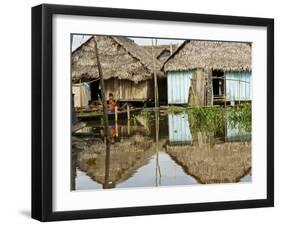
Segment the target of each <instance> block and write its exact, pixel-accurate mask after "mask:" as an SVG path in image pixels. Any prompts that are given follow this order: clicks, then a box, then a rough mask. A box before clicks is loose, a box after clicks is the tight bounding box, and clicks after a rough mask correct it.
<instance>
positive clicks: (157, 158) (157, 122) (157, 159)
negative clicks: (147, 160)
mask: <svg viewBox="0 0 281 226" xmlns="http://www.w3.org/2000/svg"><path fill="white" fill-rule="evenodd" d="M155 141H156V142H155V143H156V186H158V184H161V171H160V164H159V156H158V152H159V110H155ZM158 173H159V182H158Z"/></svg>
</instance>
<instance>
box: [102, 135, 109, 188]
mask: <svg viewBox="0 0 281 226" xmlns="http://www.w3.org/2000/svg"><path fill="white" fill-rule="evenodd" d="M105 148H106V153H105V175H104V183H103V188H110V181H109V172H110V147H109V141H108V140H106V146H105Z"/></svg>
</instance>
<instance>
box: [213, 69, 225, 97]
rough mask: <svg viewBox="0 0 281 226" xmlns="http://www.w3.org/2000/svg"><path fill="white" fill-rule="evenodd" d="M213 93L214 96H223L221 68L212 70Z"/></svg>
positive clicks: (222, 73)
mask: <svg viewBox="0 0 281 226" xmlns="http://www.w3.org/2000/svg"><path fill="white" fill-rule="evenodd" d="M212 76H213V94H214V97H223V96H224V86H225V84H224V72H223V71H221V70H213V72H212Z"/></svg>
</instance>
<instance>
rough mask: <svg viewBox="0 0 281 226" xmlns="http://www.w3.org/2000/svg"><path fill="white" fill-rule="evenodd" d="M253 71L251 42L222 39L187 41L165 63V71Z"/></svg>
mask: <svg viewBox="0 0 281 226" xmlns="http://www.w3.org/2000/svg"><path fill="white" fill-rule="evenodd" d="M197 68H201V69H212V70H224V71H251V68H252V48H251V45H250V44H249V43H241V42H222V41H195V40H192V41H185V42H183V43H182V44H181V45H180V46H179V47H178V49H177V50H176V51H175V52H174V53H173V54H172V56H170V57H169V58H168V60H167V61H166V62H165V63H164V66H163V69H164V71H165V72H166V71H185V70H193V69H197Z"/></svg>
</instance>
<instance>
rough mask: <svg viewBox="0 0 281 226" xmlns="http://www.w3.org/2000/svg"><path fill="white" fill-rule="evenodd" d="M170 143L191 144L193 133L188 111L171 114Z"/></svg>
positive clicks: (169, 116)
mask: <svg viewBox="0 0 281 226" xmlns="http://www.w3.org/2000/svg"><path fill="white" fill-rule="evenodd" d="M168 125H169V144H171V145H172V144H190V143H191V142H192V135H191V131H190V127H189V122H188V115H187V113H181V114H169V115H168Z"/></svg>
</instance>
